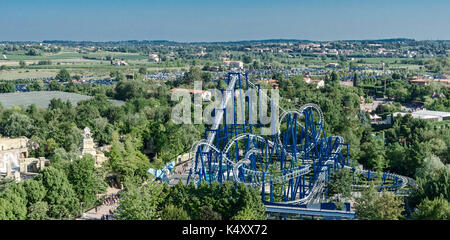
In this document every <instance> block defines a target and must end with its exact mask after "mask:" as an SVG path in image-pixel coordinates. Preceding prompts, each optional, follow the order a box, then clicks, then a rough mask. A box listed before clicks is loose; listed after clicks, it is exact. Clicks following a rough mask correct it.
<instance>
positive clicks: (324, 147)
mask: <svg viewBox="0 0 450 240" xmlns="http://www.w3.org/2000/svg"><path fill="white" fill-rule="evenodd" d="M227 82H228V87H227V89H226V90H223V95H224V97H223V98H222V100H221V102H220V105H219V107H218V108H216V109H215V110H214V115H215V118H214V122H213V124H212V125H211V127H210V128H209V129H207V130H205V138H204V139H202V140H200V141H198V142H196V143H194V144H193V146H192V149H191V155H190V163H189V166H190V169H189V175H188V177H187V180H186V183H187V184H189V183H190V182H194V183H196V184H199V183H200V182H207V183H211V182H214V181H217V182H219V183H222V182H223V181H234V182H236V183H244V184H246V185H247V186H249V187H253V188H258V189H260V190H261V198H262V201H263V202H264V203H265V204H266V208H267V209H269V210H270V211H272V212H279V213H289V212H302V211H303V212H305V211H306V210H305V209H307V210H308V213H311V214H313V213H314V214H318V215H320V214H324V215H323V216H341V215H342V216H347V217H349V218H352V216H353V217H354V214H353V215H352V213H347V215H345V214H346V213H341V212H339V211H337V212H336V211H335V212H329V213H324V212H323V211H319V210H317V211H315V212H314V211H313V210H311V209H308V208H304V207H305V206H307V205H311V204H320V203H322V202H326V200H327V182H328V181H329V180H330V175H331V172H332V171H335V170H337V169H342V168H346V169H349V170H350V171H351V172H352V173H353V179H354V186H355V187H358V186H361V184H357V183H360V182H361V181H360V180H361V179H364V181H363V182H364V183H365V184H367V182H370V181H371V180H372V179H374V178H375V177H376V176H378V179H382V184H378V185H377V186H376V188H378V189H380V190H381V189H386V190H392V191H397V190H399V189H401V188H404V187H405V186H406V185H411V186H415V182H414V180H413V179H410V178H407V177H404V176H400V175H397V174H393V173H381V175H380V173H376V172H374V171H369V170H363V169H357V168H354V167H351V161H350V158H349V156H350V154H349V145H348V144H347V143H345V142H344V139H343V138H342V137H340V136H326V134H325V131H324V116H323V113H322V111H321V109H320V108H319V106H318V105H316V104H313V103H309V104H305V105H303V106H302V107H301V108H300V109H298V110H284V109H282V108H281V107H280V106H278V105H277V104H276V103H275V102H274V101H273V100H272V99H271V98H270V97H269V96H268V95H267V94H266V93H265V92H264V91H261V87H260V85H258V84H253V83H252V82H250V81H249V78H248V75H247V74H246V73H242V72H230V73H228V81H227ZM250 89H252V90H255V91H257V93H258V94H257V96H258V97H259V101H260V102H259V103H261V101H263V99H268V100H269V101H270V105H271V113H272V114H271V115H272V121H275V124H272V125H271V134H269V135H262V134H261V133H262V131H263V130H262V128H263V127H264V124H262V123H261V121H260V120H259V121H258V120H254V119H253V120H252V119H249V120H248V121H246V120H245V117H244V120H243V121H240V122H238V121H237V117H236V116H237V111H241V112H240V113H241V114H243V116H245V113H246V110H245V108H244V107H243V106H242V105H244V104H245V105H246V107H247V111H248V115H249V116H250V117H249V118H251V116H252V111H253V110H254V106H252V105H251V104H252V103H251V101H250V100H251V99H249V97H247V98H246V97H245V94H242V91H243V90H244V91H248V90H250ZM264 94H265V95H264ZM263 97H264V98H263ZM239 98H240V100H241V101H236V99H238V100H239ZM238 105H240V106H238ZM259 105H260V106H261V104H259ZM227 106H228V107H227ZM229 106H231V108H230V107H229ZM239 107H240V108H239ZM276 110H278V111H279V112H280V114H279V115H280V117H279V119H275V117H274V116H275V114H274V113H275V111H276ZM227 111H228V112H227ZM259 112H260V114H261V109H260V111H259ZM227 114H232V116H231V119H233V120H232V122H231V123H229V121H227ZM228 118H230V116H228ZM266 125H267V124H266ZM294 206H302V207H303V209H301V208H298V209H296V210H295V207H294ZM293 209H294V210H293ZM269 210H268V211H269ZM314 214H313V215H314ZM326 214H331V215H326Z"/></svg>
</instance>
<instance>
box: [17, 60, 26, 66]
mask: <svg viewBox="0 0 450 240" xmlns="http://www.w3.org/2000/svg"><path fill="white" fill-rule="evenodd" d="M19 65H20V67H21V68H25V67H26V66H27V63H26V62H25V61H23V60H20V61H19Z"/></svg>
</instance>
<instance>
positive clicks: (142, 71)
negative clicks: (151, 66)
mask: <svg viewBox="0 0 450 240" xmlns="http://www.w3.org/2000/svg"><path fill="white" fill-rule="evenodd" d="M139 73H140V74H142V75H146V74H147V68H145V67H141V68H139Z"/></svg>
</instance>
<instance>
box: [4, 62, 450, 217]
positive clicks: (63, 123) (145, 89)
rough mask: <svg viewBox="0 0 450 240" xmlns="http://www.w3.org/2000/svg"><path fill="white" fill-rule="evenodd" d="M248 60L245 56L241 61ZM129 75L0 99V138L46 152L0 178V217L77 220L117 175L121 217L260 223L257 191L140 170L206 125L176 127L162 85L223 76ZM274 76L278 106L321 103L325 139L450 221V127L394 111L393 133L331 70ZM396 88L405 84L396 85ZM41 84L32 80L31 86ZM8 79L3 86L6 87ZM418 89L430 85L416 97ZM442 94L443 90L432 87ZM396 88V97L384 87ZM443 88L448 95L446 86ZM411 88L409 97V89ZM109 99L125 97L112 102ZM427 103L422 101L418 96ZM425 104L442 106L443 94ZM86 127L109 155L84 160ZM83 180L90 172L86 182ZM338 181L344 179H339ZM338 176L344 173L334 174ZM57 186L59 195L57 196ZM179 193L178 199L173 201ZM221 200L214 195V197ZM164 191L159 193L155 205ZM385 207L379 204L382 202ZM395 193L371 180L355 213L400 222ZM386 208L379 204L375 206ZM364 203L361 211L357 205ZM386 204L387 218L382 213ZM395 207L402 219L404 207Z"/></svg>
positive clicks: (359, 91)
mask: <svg viewBox="0 0 450 240" xmlns="http://www.w3.org/2000/svg"><path fill="white" fill-rule="evenodd" d="M247 61H248V62H251V61H252V59H247ZM142 74H144V70H142V71H141V73H137V74H136V75H135V78H134V79H126V78H125V77H124V74H123V72H119V71H114V72H111V77H114V78H116V79H117V80H118V83H116V84H114V85H112V86H99V85H80V84H73V83H70V81H69V83H68V84H66V85H62V84H61V83H58V82H56V81H54V82H51V83H50V84H49V86H47V87H48V88H49V89H53V90H63V91H69V92H77V93H83V94H88V95H93V96H95V97H93V98H91V99H89V100H84V101H81V102H79V103H78V105H77V106H73V105H72V104H71V103H70V102H62V101H61V100H59V99H53V100H52V101H51V103H50V104H49V106H48V108H46V109H38V108H36V106H35V105H30V106H28V107H26V108H22V107H14V108H12V109H5V108H3V107H0V134H1V135H2V136H4V137H19V136H26V137H28V138H29V139H30V156H31V157H46V158H48V159H49V160H50V162H51V166H50V167H48V168H46V169H44V170H43V171H41V172H40V173H39V175H38V176H37V177H35V178H34V179H32V180H27V181H24V182H20V183H16V184H14V183H11V182H10V181H9V180H2V181H1V182H0V219H73V218H75V217H77V216H80V214H81V213H82V212H83V211H84V210H86V209H89V208H92V207H93V206H95V204H96V203H97V201H98V200H97V199H96V197H95V194H97V193H101V192H103V191H105V188H106V182H105V176H106V174H107V173H114V174H116V175H117V176H118V177H119V178H120V179H121V181H122V182H123V183H124V186H125V192H124V195H123V200H122V201H121V204H120V207H119V210H118V215H117V216H118V218H120V219H264V218H265V215H264V206H263V205H262V203H261V201H260V196H259V195H258V194H257V193H256V191H253V190H251V189H248V188H245V187H243V186H241V185H237V186H236V187H235V186H234V185H233V184H232V183H225V184H224V185H222V187H219V186H218V185H214V184H213V185H200V186H199V187H198V188H195V187H193V186H192V185H190V186H183V185H177V186H175V187H172V188H168V187H167V186H165V185H164V184H161V183H159V182H154V181H153V179H152V178H151V176H150V175H149V173H148V172H147V170H148V169H149V168H150V167H154V168H160V167H162V166H163V165H164V164H165V163H167V162H169V161H173V160H174V159H176V157H177V156H178V155H180V154H183V153H186V152H187V151H188V150H189V149H190V148H191V146H192V143H193V142H195V141H196V140H198V139H200V138H201V137H202V136H203V133H204V128H205V126H204V125H177V124H174V123H173V122H172V121H171V120H170V113H171V110H172V107H173V106H174V105H175V104H177V103H176V102H173V101H170V95H169V89H171V88H173V87H189V88H192V85H193V83H194V82H195V81H203V85H204V88H216V87H217V88H223V87H224V82H223V81H218V82H213V81H212V78H211V75H210V74H209V73H208V72H205V71H202V70H200V69H199V68H196V67H193V68H191V69H190V70H189V71H188V72H187V73H186V74H185V76H184V77H183V78H180V79H177V80H176V81H173V82H166V83H163V82H157V81H154V80H146V79H144V78H143V77H142ZM69 78H70V74H69V73H68V72H66V71H65V70H61V71H60V73H59V74H58V79H60V80H61V81H63V82H66V81H68V80H70V79H69ZM272 78H273V79H277V80H278V81H279V86H280V96H281V97H282V99H281V104H282V106H283V107H284V108H285V109H292V108H298V107H300V106H301V105H303V104H304V103H309V102H312V103H317V104H318V105H319V106H320V108H321V109H322V111H323V113H324V117H325V119H324V120H325V124H324V126H325V132H326V134H327V136H342V137H344V139H345V141H346V142H348V143H349V144H350V158H351V160H352V164H353V165H354V166H356V165H358V164H361V165H363V166H364V168H366V169H372V170H376V171H390V172H395V173H397V174H401V175H405V176H409V177H413V178H415V179H417V183H418V188H417V189H416V190H413V192H412V194H411V197H409V198H408V201H407V203H408V205H409V207H410V208H411V209H414V208H417V209H418V211H417V213H415V214H414V216H413V217H415V218H424V219H430V218H437V219H448V216H449V205H448V201H449V189H450V187H449V186H450V178H449V172H450V168H449V167H448V166H449V163H450V159H449V156H450V144H449V142H450V129H449V128H448V126H447V127H446V126H445V125H444V126H437V125H434V124H431V123H429V122H426V121H425V120H420V119H413V118H412V117H411V116H410V115H406V116H405V117H398V118H396V119H395V121H394V123H393V125H392V127H391V128H389V129H385V130H382V131H375V130H374V129H373V128H372V127H371V126H370V124H369V123H368V120H367V119H368V116H367V114H365V113H362V112H360V110H359V105H360V96H364V89H363V88H360V87H347V86H341V85H339V83H338V79H339V76H338V74H337V73H336V72H334V73H332V74H331V75H330V76H329V77H327V81H326V84H325V87H324V88H319V89H317V88H316V87H315V86H314V85H310V84H306V83H305V82H304V81H303V77H302V76H293V77H290V78H288V79H286V78H285V77H284V76H283V75H282V74H275V75H274V76H272ZM388 86H389V87H388V90H387V92H389V94H392V95H393V96H396V97H397V98H398V97H400V96H401V94H400V93H399V92H398V91H400V92H401V91H403V90H402V89H401V87H399V86H396V85H395V80H392V81H389V85H388ZM401 86H404V85H401ZM35 87H36V88H37V89H39V88H40V87H42V86H40V85H39V84H38V85H37V86H35ZM415 88H417V87H414V86H408V90H407V92H408V95H409V96H407V97H406V98H405V99H416V98H421V97H423V98H424V99H425V100H426V97H425V96H426V95H427V94H430V91H431V90H429V89H427V88H420V89H419V88H417V89H416V90H414V89H415ZM10 90H11V85H10V84H7V83H2V84H0V91H2V92H9V91H10ZM423 91H425V92H426V93H423ZM439 91H441V92H445V91H448V90H443V89H441V90H439ZM391 92H392V93H391ZM445 94H448V92H445ZM412 96H413V97H412ZM109 98H115V99H120V100H125V101H126V103H125V104H124V105H122V106H116V105H114V104H113V103H111V102H110V101H108V99H109ZM426 101H427V100H426ZM437 101H440V100H434V99H433V101H432V102H431V101H429V104H430V105H433V104H434V105H435V106H436V108H437V109H439V108H440V107H439V106H440V104H442V106H443V108H448V102H437ZM85 127H89V128H90V129H91V132H92V134H93V138H94V140H95V141H96V142H97V143H98V144H99V145H111V150H110V151H109V152H108V153H107V156H108V157H109V160H108V161H107V162H106V163H105V164H104V165H103V167H102V168H100V169H95V168H94V165H93V164H94V163H93V162H94V160H93V158H92V157H89V156H85V157H83V158H80V157H79V155H80V152H79V151H80V150H79V149H80V147H81V146H80V145H81V137H82V130H81V129H83V128H85ZM334 177H335V179H336V181H335V183H336V184H335V185H333V184H332V185H331V186H330V191H331V192H330V194H331V195H330V196H334V197H335V199H336V201H339V202H340V201H343V200H344V199H346V198H348V191H349V188H348V186H346V185H345V184H344V183H345V182H348V181H346V180H345V179H348V175H346V174H345V173H339V174H336V176H334ZM81 179H87V180H84V181H82V180H81ZM339 179H341V180H339ZM342 179H344V180H342ZM58 194H64V201H63V200H62V198H61V197H60V195H58ZM180 196H182V197H180ZM218 196H220V197H218ZM161 199H165V200H164V201H162V200H161ZM383 203H386V204H383ZM403 204H404V203H403V201H402V200H400V199H398V198H397V197H395V196H393V195H390V194H389V193H383V194H381V196H379V195H378V194H374V190H373V189H371V188H369V189H367V191H365V192H364V193H363V197H362V198H361V199H360V200H359V202H357V208H359V209H361V210H360V211H359V217H360V218H362V219H401V218H402V216H404V214H403V208H402V205H403ZM380 206H383V207H380ZM362 209H365V210H362ZM383 211H385V212H388V213H389V214H385V213H383ZM402 214H403V215H402Z"/></svg>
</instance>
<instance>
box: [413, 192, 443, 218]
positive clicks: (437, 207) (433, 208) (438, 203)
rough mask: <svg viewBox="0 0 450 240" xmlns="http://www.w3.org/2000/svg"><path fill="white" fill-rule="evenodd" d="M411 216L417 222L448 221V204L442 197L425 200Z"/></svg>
mask: <svg viewBox="0 0 450 240" xmlns="http://www.w3.org/2000/svg"><path fill="white" fill-rule="evenodd" d="M413 216H414V219H417V220H450V204H449V202H448V201H447V200H446V199H444V198H443V197H439V198H435V199H434V200H429V199H428V198H426V199H425V200H424V201H423V202H422V203H421V204H419V206H418V207H417V212H416V213H414V215H413Z"/></svg>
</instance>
